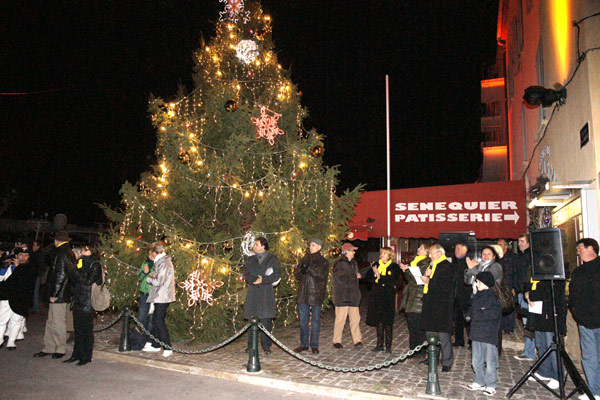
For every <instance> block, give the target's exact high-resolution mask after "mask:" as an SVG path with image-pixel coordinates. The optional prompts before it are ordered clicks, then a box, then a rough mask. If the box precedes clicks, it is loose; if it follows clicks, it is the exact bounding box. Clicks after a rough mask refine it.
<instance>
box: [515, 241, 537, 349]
mask: <svg viewBox="0 0 600 400" xmlns="http://www.w3.org/2000/svg"><path fill="white" fill-rule="evenodd" d="M517 245H518V247H519V253H518V255H517V274H516V277H517V283H516V285H514V286H515V287H516V289H515V295H516V296H517V301H518V303H519V307H520V311H519V314H520V315H521V316H522V317H523V326H524V327H526V326H527V319H528V316H529V311H528V310H529V304H528V303H527V300H525V296H524V294H525V291H526V290H527V287H528V286H529V283H530V280H531V249H530V248H529V235H528V234H527V233H523V234H521V235H519V239H518V242H517ZM523 336H524V338H525V344H524V346H523V353H522V354H519V355H518V356H514V358H515V359H517V360H519V361H533V360H535V335H534V333H533V332H531V331H530V330H529V329H527V328H525V330H524V333H523Z"/></svg>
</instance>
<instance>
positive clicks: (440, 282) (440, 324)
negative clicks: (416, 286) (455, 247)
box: [421, 244, 454, 372]
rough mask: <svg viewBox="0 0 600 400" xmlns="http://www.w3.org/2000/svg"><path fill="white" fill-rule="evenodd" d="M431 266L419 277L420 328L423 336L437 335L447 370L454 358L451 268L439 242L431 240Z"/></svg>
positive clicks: (443, 368)
mask: <svg viewBox="0 0 600 400" xmlns="http://www.w3.org/2000/svg"><path fill="white" fill-rule="evenodd" d="M429 257H430V258H431V266H430V267H429V268H428V269H427V271H426V272H425V276H423V277H421V280H422V281H423V282H424V283H425V288H423V310H422V312H421V329H423V330H424V331H426V332H427V333H426V334H427V337H429V335H431V334H436V335H438V336H439V338H440V343H441V348H442V372H449V371H450V370H451V369H452V363H453V362H454V353H453V351H452V339H451V336H450V335H451V334H452V331H453V326H452V305H453V302H454V269H453V268H452V264H450V262H448V260H447V259H446V255H445V251H444V248H443V247H442V245H440V244H434V245H433V246H431V247H430V248H429Z"/></svg>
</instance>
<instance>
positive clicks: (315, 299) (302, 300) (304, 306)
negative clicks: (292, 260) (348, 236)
mask: <svg viewBox="0 0 600 400" xmlns="http://www.w3.org/2000/svg"><path fill="white" fill-rule="evenodd" d="M308 246H309V250H310V252H309V253H308V254H307V255H305V256H304V257H303V258H302V260H300V263H299V264H298V265H297V266H296V268H294V275H295V276H296V279H298V297H297V300H296V301H297V303H298V312H299V314H300V346H299V347H297V348H296V349H294V351H295V352H297V353H300V352H302V351H304V350H308V346H309V344H310V348H311V350H312V352H313V353H315V354H318V353H319V331H320V329H321V306H322V304H323V300H324V299H325V292H326V290H327V276H328V275H329V263H328V262H327V260H326V259H325V257H323V255H322V254H321V247H322V246H323V241H322V240H321V239H317V238H313V239H310V240H309V241H308ZM311 315H312V317H311V318H310V319H311V326H312V328H311V330H310V341H309V331H308V320H309V317H310V316H311Z"/></svg>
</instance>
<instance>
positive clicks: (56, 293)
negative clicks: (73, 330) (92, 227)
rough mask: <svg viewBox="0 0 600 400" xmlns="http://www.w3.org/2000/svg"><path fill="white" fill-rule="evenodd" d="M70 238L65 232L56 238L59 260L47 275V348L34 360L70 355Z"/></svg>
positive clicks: (60, 232)
mask: <svg viewBox="0 0 600 400" xmlns="http://www.w3.org/2000/svg"><path fill="white" fill-rule="evenodd" d="M70 240H71V238H70V237H69V234H68V233H67V232H66V231H58V232H57V233H56V236H55V237H54V246H55V247H56V257H55V258H54V262H53V263H52V265H51V266H50V270H49V271H48V278H47V282H48V290H49V294H50V304H49V306H48V319H47V320H46V330H45V332H44V348H43V349H42V351H40V352H38V353H35V354H34V355H33V356H34V357H44V356H47V355H49V354H52V358H55V359H56V358H61V357H62V356H64V355H65V354H66V352H67V325H66V315H67V306H68V305H69V303H70V302H71V284H70V282H69V277H68V271H69V270H71V269H72V268H74V266H75V262H76V260H75V254H73V251H72V250H71V246H70V245H69V241H70Z"/></svg>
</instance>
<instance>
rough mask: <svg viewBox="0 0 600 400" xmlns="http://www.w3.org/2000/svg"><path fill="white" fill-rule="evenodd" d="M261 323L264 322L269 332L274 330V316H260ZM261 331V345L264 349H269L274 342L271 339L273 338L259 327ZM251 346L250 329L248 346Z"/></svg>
mask: <svg viewBox="0 0 600 400" xmlns="http://www.w3.org/2000/svg"><path fill="white" fill-rule="evenodd" d="M260 323H261V324H263V325H264V327H265V328H267V330H268V331H269V332H273V318H260ZM259 331H260V332H259V334H260V347H262V348H263V350H269V349H270V348H271V345H272V344H273V341H272V340H271V338H269V337H268V336H267V335H265V333H264V332H263V331H262V330H260V329H259ZM250 346H251V343H250V331H248V348H250Z"/></svg>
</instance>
